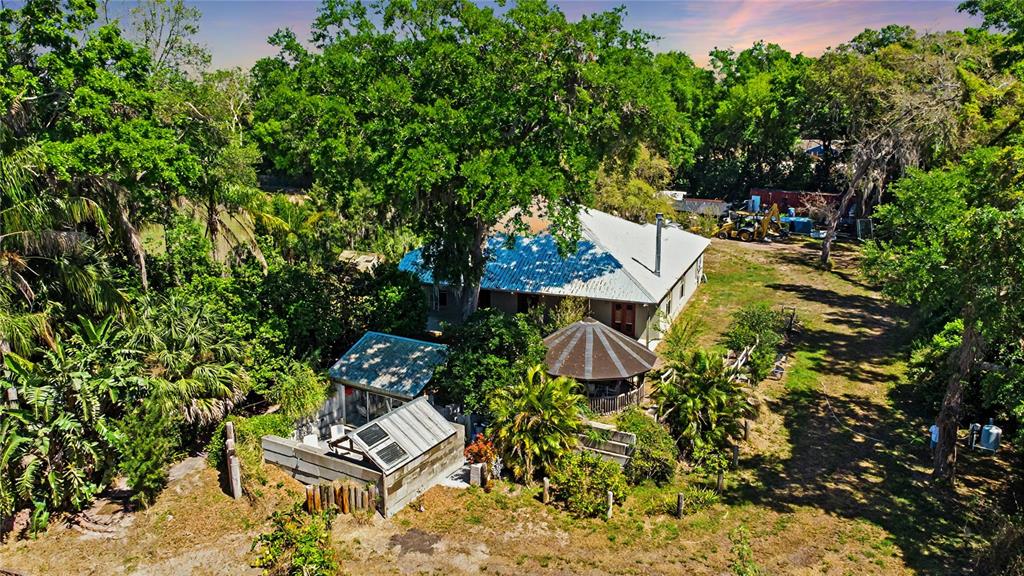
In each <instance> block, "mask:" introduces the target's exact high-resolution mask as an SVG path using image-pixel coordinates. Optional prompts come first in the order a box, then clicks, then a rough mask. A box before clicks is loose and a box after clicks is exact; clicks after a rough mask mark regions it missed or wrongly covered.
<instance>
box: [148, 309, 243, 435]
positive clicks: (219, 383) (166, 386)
mask: <svg viewBox="0 0 1024 576" xmlns="http://www.w3.org/2000/svg"><path fill="white" fill-rule="evenodd" d="M143 310H144V311H143V315H142V318H141V319H140V323H139V326H138V328H137V329H136V331H135V337H134V339H135V342H136V344H137V345H138V347H139V348H140V349H142V350H145V351H146V353H145V359H144V361H145V364H146V367H147V368H148V372H149V382H150V386H151V388H152V395H153V397H154V399H156V400H157V401H158V402H161V403H162V404H163V405H164V406H165V407H166V408H167V409H169V410H171V409H176V410H180V411H181V415H182V417H183V418H184V419H185V421H186V422H188V423H199V424H203V425H205V424H212V423H215V422H218V421H220V420H222V419H223V418H224V417H225V416H226V415H227V414H228V412H230V411H231V408H232V407H234V405H235V403H237V402H238V401H239V400H241V399H242V398H243V397H244V396H245V394H246V392H248V390H249V386H250V379H249V376H248V374H247V373H246V372H245V369H244V368H243V367H242V357H243V355H242V347H241V345H239V344H238V343H237V342H235V341H234V340H232V339H231V337H230V336H229V335H227V334H226V333H225V331H224V330H222V329H221V327H220V325H219V324H218V323H217V320H216V318H211V317H210V315H209V314H208V313H207V310H206V306H205V305H204V304H203V303H202V302H201V301H200V302H196V301H193V300H189V299H186V298H184V297H180V296H178V295H171V296H170V297H167V298H164V299H162V300H160V301H158V302H157V303H155V305H150V306H146V307H144V309H143Z"/></svg>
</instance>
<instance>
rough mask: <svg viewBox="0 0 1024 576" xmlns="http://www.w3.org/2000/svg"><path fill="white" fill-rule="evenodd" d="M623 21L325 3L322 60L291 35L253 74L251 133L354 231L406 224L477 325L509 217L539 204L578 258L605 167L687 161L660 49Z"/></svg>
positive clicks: (442, 6) (318, 41) (542, 10)
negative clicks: (327, 197) (495, 231)
mask: <svg viewBox="0 0 1024 576" xmlns="http://www.w3.org/2000/svg"><path fill="white" fill-rule="evenodd" d="M621 15H622V13H621V10H613V11H610V12H605V13H601V14H595V15H592V16H585V17H583V18H581V19H580V20H579V21H575V22H573V21H570V20H569V19H567V18H566V16H565V15H564V14H563V13H562V12H561V11H560V10H558V9H557V8H555V7H552V6H549V5H548V4H547V3H546V2H544V1H537V0H527V1H523V2H519V3H517V4H516V5H514V6H507V7H506V6H500V7H499V8H498V9H497V10H496V9H492V8H487V7H478V6H476V5H474V4H473V3H471V2H468V1H463V0H420V1H416V2H413V1H395V2H390V3H383V4H376V3H374V4H372V5H369V4H366V3H363V2H358V1H349V0H327V1H325V2H324V4H323V5H322V7H321V8H320V11H319V15H318V17H317V19H316V22H315V24H314V27H313V43H314V44H315V47H316V48H317V51H315V52H311V51H308V50H306V49H305V48H304V47H303V46H302V45H301V44H300V43H299V42H298V41H297V40H296V38H295V36H294V35H293V34H292V33H290V32H288V31H283V32H280V33H278V34H277V35H275V36H274V37H273V38H272V42H274V43H276V44H277V45H279V46H280V47H281V53H280V54H279V56H278V57H277V58H275V59H268V60H263V61H261V62H260V63H258V64H257V65H256V68H255V71H254V72H255V75H256V96H257V101H256V108H255V109H256V115H257V125H256V127H255V130H256V133H257V136H258V137H259V138H260V139H261V141H262V144H263V147H264V153H265V157H266V158H267V161H268V164H269V165H270V166H271V167H272V168H274V169H276V170H278V171H280V172H284V173H287V174H289V175H292V176H295V175H305V176H308V177H309V178H311V179H313V180H314V181H316V182H318V183H319V184H321V185H323V186H325V187H326V188H327V189H329V190H331V191H332V193H333V194H335V195H336V197H337V199H338V205H339V206H341V208H342V214H343V215H344V216H345V217H348V218H375V219H378V220H381V221H387V222H392V223H394V224H398V223H408V224H409V225H410V226H411V227H412V228H413V229H414V230H415V231H416V232H417V233H418V234H420V235H421V236H422V237H423V239H424V241H425V245H424V250H423V254H424V260H425V265H426V266H428V267H429V268H431V269H432V270H433V271H434V278H435V279H436V280H438V281H441V282H446V283H449V284H451V285H453V286H457V287H461V288H462V290H461V298H460V300H461V306H462V310H463V314H468V313H469V312H471V311H472V310H473V308H474V307H475V304H476V299H477V294H478V291H479V281H480V277H481V275H482V273H483V270H484V266H485V264H486V261H487V256H488V255H487V254H486V251H485V240H486V236H487V234H488V232H489V230H490V228H491V227H492V226H493V225H494V224H496V223H497V222H498V221H499V220H501V219H502V218H503V217H504V216H505V215H506V214H508V213H509V212H510V211H512V212H515V213H517V214H519V217H517V218H514V219H513V222H512V224H513V227H516V226H517V225H520V224H522V222H521V218H522V215H523V214H524V213H525V212H528V211H529V209H530V208H531V207H532V206H533V205H534V204H535V202H536V201H537V200H538V199H541V200H543V205H544V206H545V207H546V212H547V216H548V217H549V219H550V220H551V222H552V230H553V232H554V233H555V234H556V235H558V237H559V238H560V239H561V240H562V241H563V243H564V245H565V246H567V247H568V246H570V245H571V243H572V241H573V238H575V236H576V235H577V233H578V221H577V213H578V210H579V207H580V206H581V205H583V204H585V203H586V202H587V201H588V200H589V198H590V195H591V189H592V185H593V178H594V174H595V171H596V169H597V167H598V165H599V164H600V162H601V161H602V160H603V159H605V158H607V157H609V156H611V155H615V154H619V153H626V154H629V153H632V152H633V151H635V150H636V142H637V141H638V140H640V139H642V138H643V139H647V140H654V146H655V148H656V149H658V151H659V152H662V153H665V154H666V155H667V156H672V155H673V154H674V152H673V150H674V149H675V148H676V147H677V146H679V144H680V138H681V137H680V136H679V135H680V134H681V132H680V131H679V130H671V129H667V127H669V126H671V125H672V123H674V122H675V118H676V116H677V112H676V105H675V103H674V101H673V100H672V99H671V98H670V97H669V94H668V91H667V88H665V87H664V85H663V83H662V82H661V77H660V76H659V75H658V74H657V73H656V72H655V71H656V68H655V66H654V58H653V55H652V53H651V52H650V51H649V50H648V48H647V43H648V42H649V41H650V40H651V37H650V36H649V35H647V34H645V33H641V32H630V31H626V30H624V29H623V28H622V21H621ZM517 209H518V210H517Z"/></svg>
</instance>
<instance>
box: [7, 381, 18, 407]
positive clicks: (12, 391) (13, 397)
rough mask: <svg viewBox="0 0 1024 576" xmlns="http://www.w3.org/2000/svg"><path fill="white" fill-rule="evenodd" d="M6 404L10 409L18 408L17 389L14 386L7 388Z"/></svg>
mask: <svg viewBox="0 0 1024 576" xmlns="http://www.w3.org/2000/svg"><path fill="white" fill-rule="evenodd" d="M7 406H8V407H9V408H10V409H11V410H17V409H18V389H17V388H15V387H14V386H11V387H10V388H8V389H7Z"/></svg>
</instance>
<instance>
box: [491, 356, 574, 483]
mask: <svg viewBox="0 0 1024 576" xmlns="http://www.w3.org/2000/svg"><path fill="white" fill-rule="evenodd" d="M576 386H577V385H576V382H575V381H573V380H572V379H570V378H565V377H561V376H560V377H557V378H550V377H548V375H547V374H546V373H545V372H544V367H543V366H541V365H537V366H534V367H532V368H530V369H529V370H527V372H526V375H525V377H524V378H522V379H521V380H519V381H518V382H516V383H514V384H512V385H510V386H506V387H503V388H500V389H498V390H497V391H496V392H495V393H494V394H493V395H492V397H491V401H490V410H491V415H492V417H493V419H492V423H491V427H490V430H489V436H490V437H491V438H492V439H493V440H494V444H495V446H496V447H497V448H498V451H499V452H500V453H501V455H502V458H503V460H504V462H505V465H506V466H508V467H509V468H510V469H511V471H512V474H513V475H514V476H515V477H516V478H518V479H519V480H522V481H525V482H527V483H529V482H532V481H533V479H534V477H535V475H536V473H537V472H540V471H543V472H545V473H548V474H550V473H551V471H553V470H554V467H555V462H556V461H557V460H558V459H559V458H561V457H562V456H565V455H566V454H568V453H569V452H570V451H572V449H573V448H574V447H575V446H576V441H577V434H578V433H579V431H580V428H581V426H582V419H581V412H580V406H581V405H582V404H583V402H584V398H583V396H581V395H579V394H577V393H576V391H575V390H576Z"/></svg>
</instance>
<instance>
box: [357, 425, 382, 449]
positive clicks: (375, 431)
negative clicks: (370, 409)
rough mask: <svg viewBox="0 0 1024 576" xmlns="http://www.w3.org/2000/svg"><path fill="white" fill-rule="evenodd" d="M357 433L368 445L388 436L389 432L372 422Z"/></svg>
mask: <svg viewBox="0 0 1024 576" xmlns="http://www.w3.org/2000/svg"><path fill="white" fill-rule="evenodd" d="M357 435H358V436H359V439H360V440H362V441H363V443H364V444H366V445H367V446H373V445H374V444H376V443H378V442H380V441H381V440H383V439H385V438H387V437H388V433H387V432H385V431H384V430H383V429H382V428H381V427H380V426H378V425H376V424H371V425H370V426H369V427H367V428H365V429H363V430H360V431H359V432H358V433H357Z"/></svg>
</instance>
